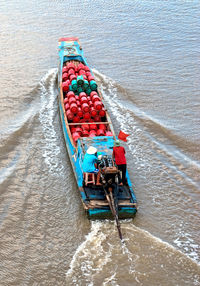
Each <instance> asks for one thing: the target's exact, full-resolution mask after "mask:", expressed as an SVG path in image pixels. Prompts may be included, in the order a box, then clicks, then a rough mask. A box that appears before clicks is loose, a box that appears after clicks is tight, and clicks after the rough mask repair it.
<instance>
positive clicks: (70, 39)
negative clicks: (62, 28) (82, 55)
mask: <svg viewBox="0 0 200 286" xmlns="http://www.w3.org/2000/svg"><path fill="white" fill-rule="evenodd" d="M65 41H76V42H78V38H77V37H70V38H60V39H59V42H65Z"/></svg>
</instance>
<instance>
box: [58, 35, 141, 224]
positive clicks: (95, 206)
mask: <svg viewBox="0 0 200 286" xmlns="http://www.w3.org/2000/svg"><path fill="white" fill-rule="evenodd" d="M59 58H60V63H59V72H58V88H59V96H58V100H59V110H60V118H61V123H62V128H63V133H64V138H65V143H66V148H67V151H68V154H69V158H70V160H71V165H72V168H73V171H74V175H75V178H76V181H77V185H78V189H79V192H80V197H81V200H82V203H83V207H84V209H85V211H86V213H87V215H88V217H89V218H91V219H93V218H98V219H102V218H112V217H113V208H115V211H116V212H115V215H116V214H117V216H118V218H120V219H122V218H132V217H134V215H135V213H136V211H137V202H136V197H135V194H134V191H133V188H132V185H131V181H130V178H129V174H128V172H127V173H126V179H127V184H126V185H123V186H119V184H118V182H117V178H118V176H116V172H115V171H116V166H114V164H113V165H112V166H110V165H109V164H108V165H107V166H104V167H105V168H102V170H104V172H103V177H102V178H103V179H102V181H103V185H102V186H97V185H96V184H94V182H93V183H88V184H86V182H85V180H84V173H83V170H82V163H83V158H84V155H85V153H86V151H87V149H88V148H89V146H94V147H96V148H97V150H98V152H101V154H102V156H103V159H105V160H104V161H106V162H113V161H112V148H113V146H114V142H115V140H116V139H117V137H116V135H115V132H114V129H113V126H112V123H111V120H110V117H109V115H108V112H107V111H106V109H105V110H104V109H103V110H104V111H105V112H104V116H102V117H101V118H100V117H98V116H96V117H92V116H91V114H90V116H89V118H90V120H89V119H85V120H84V119H83V118H82V119H80V118H81V117H79V118H77V111H76V112H75V114H73V116H74V118H73V119H72V117H70V116H69V113H70V112H69V111H68V110H70V108H69V98H68V93H69V91H70V90H71V91H72V81H73V80H75V79H76V81H75V84H76V83H77V81H78V79H81V80H83V81H82V85H79V87H81V86H82V90H83V86H84V84H83V83H86V85H85V89H86V88H88V87H89V88H90V84H91V81H92V80H93V82H94V81H95V79H94V75H93V73H92V71H91V70H90V68H89V67H88V65H87V62H86V59H85V57H84V56H83V51H82V48H81V45H80V43H79V40H78V38H61V39H59ZM74 66H75V68H74ZM70 67H73V68H71V69H74V71H72V70H71V71H70ZM81 70H82V72H81ZM64 74H65V75H64ZM72 75H74V76H72ZM81 76H82V78H81ZM89 76H90V78H89V80H88V77H89ZM70 77H71V78H70ZM78 77H79V78H78ZM67 78H68V79H67ZM67 80H68V82H67ZM87 80H88V83H89V86H88V84H87ZM79 83H81V81H79ZM77 88H78V85H77V86H76V85H74V89H75V92H74V93H75V98H76V100H77V101H79V100H78V99H80V97H79V96H80V91H81V88H80V89H79V91H78V90H77ZM89 88H88V90H89V92H91V90H90V89H89ZM93 91H96V93H97V95H98V97H99V98H100V101H101V103H102V106H104V107H105V104H104V101H103V97H102V95H101V93H100V90H99V89H98V87H97V88H96V90H95V89H94V86H93ZM81 92H83V91H81ZM85 93H86V95H87V99H88V100H89V101H90V99H91V98H89V96H90V94H88V92H86V90H85ZM72 102H73V100H72ZM67 104H68V105H67ZM71 104H72V103H71ZM78 104H79V102H78ZM66 105H67V106H66ZM92 105H93V104H91V106H92ZM102 106H101V107H102ZM79 111H81V110H80V109H79ZM90 111H91V109H90ZM80 113H81V112H80ZM80 115H81V114H80ZM84 115H85V114H84ZM91 118H93V119H94V118H96V121H95V122H94V120H91ZM79 121H81V122H79ZM92 124H93V125H94V124H95V125H96V126H100V125H101V127H102V126H105V128H103V129H104V131H105V129H106V131H105V133H104V134H103V136H102V134H100V135H101V136H97V135H96V136H94V135H95V132H94V134H91V136H90V135H89V136H88V134H87V132H86V134H81V132H80V128H81V127H82V128H83V129H84V126H87V128H88V126H89V127H91V125H92ZM77 128H79V129H78V130H79V132H76V130H77ZM83 129H82V131H83ZM86 131H87V130H86ZM97 131H98V130H97ZM74 133H76V134H75V135H76V136H75V135H74ZM77 133H78V134H77ZM100 133H101V132H100ZM113 172H114V173H113ZM105 178H106V180H105ZM108 181H109V183H108ZM109 188H110V189H109ZM108 189H109V190H113V192H112V194H114V197H113V201H114V205H112V204H111V203H112V202H111V201H110V199H109V196H108V195H109V194H108V193H110V192H109V190H108Z"/></svg>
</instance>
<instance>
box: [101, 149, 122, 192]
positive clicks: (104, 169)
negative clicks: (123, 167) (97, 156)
mask: <svg viewBox="0 0 200 286" xmlns="http://www.w3.org/2000/svg"><path fill="white" fill-rule="evenodd" d="M99 166H100V169H101V179H102V183H103V185H106V186H110V187H111V185H112V184H114V183H117V182H118V176H117V174H118V172H119V171H118V168H117V166H116V165H115V163H114V161H113V159H112V156H111V155H104V156H103V157H102V159H101V162H100V163H99Z"/></svg>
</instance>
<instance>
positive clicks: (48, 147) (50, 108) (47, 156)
mask: <svg viewBox="0 0 200 286" xmlns="http://www.w3.org/2000/svg"><path fill="white" fill-rule="evenodd" d="M56 77H57V69H51V70H49V71H48V73H47V74H46V75H45V76H44V77H43V78H42V80H41V82H40V86H41V88H40V89H41V101H42V106H41V109H40V113H39V120H40V122H41V125H42V130H43V134H44V138H45V148H44V150H43V154H42V156H43V158H44V160H45V163H46V164H47V166H48V168H49V172H50V173H54V174H56V173H59V175H60V174H61V173H62V170H63V168H64V166H63V165H62V162H61V160H60V161H59V159H58V154H60V153H61V150H60V146H59V142H58V134H57V133H56V129H55V125H54V121H53V120H54V116H55V113H56V112H57V110H58V109H57V108H58V105H57V102H56V101H57V97H56V94H55V92H54V84H55V81H56ZM46 86H47V87H46Z"/></svg>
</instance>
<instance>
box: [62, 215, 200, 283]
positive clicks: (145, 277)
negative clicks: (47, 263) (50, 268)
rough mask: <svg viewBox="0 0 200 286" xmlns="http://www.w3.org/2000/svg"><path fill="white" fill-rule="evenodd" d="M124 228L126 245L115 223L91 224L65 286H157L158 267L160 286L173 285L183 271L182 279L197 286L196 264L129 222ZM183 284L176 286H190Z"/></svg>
mask: <svg viewBox="0 0 200 286" xmlns="http://www.w3.org/2000/svg"><path fill="white" fill-rule="evenodd" d="M121 227H122V232H123V235H124V237H125V240H124V242H123V243H121V242H120V240H119V238H118V236H117V232H116V230H115V227H114V225H113V222H110V221H104V222H100V221H97V222H96V221H95V222H92V224H91V232H90V233H89V234H88V235H87V236H86V238H85V241H84V242H83V243H82V244H81V245H80V246H79V247H78V249H77V250H76V252H75V254H74V256H73V259H72V261H71V263H70V266H69V270H68V271H67V273H66V285H81V286H82V285H90V286H94V285H104V286H105V285H116V286H117V285H133V284H134V283H136V284H134V285H155V284H153V280H154V269H157V267H159V268H161V270H163V271H161V273H162V277H161V278H160V279H161V284H159V285H173V283H175V281H176V275H177V273H179V272H180V271H184V272H186V274H187V275H186V276H183V277H188V281H190V282H192V283H194V285H198V275H197V274H196V273H198V272H199V273H200V267H199V266H198V265H197V264H196V263H195V262H194V261H192V260H191V259H189V258H188V257H187V256H186V255H184V254H183V253H181V252H180V251H178V250H176V249H175V248H174V247H172V246H171V245H169V244H168V243H166V242H163V241H162V240H160V239H158V238H156V237H154V236H152V235H151V234H150V233H149V232H147V231H145V230H142V229H140V228H138V227H136V226H134V225H133V224H132V223H131V221H130V220H125V221H123V222H122V224H121ZM172 266H173V267H172ZM172 269H173V270H172ZM194 270H196V271H197V272H195V271H194ZM190 271H192V273H191V272H190ZM170 272H171V273H170ZM118 273H120V274H121V273H123V275H118ZM169 273H170V275H171V277H169V276H170V275H169ZM184 279H185V278H184ZM83 281H84V282H83ZM151 281H152V284H151ZM162 281H163V284H162ZM165 281H168V284H165ZM170 281H171V282H170ZM148 283H149V284H148ZM181 283H182V282H181V281H178V283H177V285H186V283H187V282H186V281H185V280H184V281H183V284H181Z"/></svg>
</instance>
